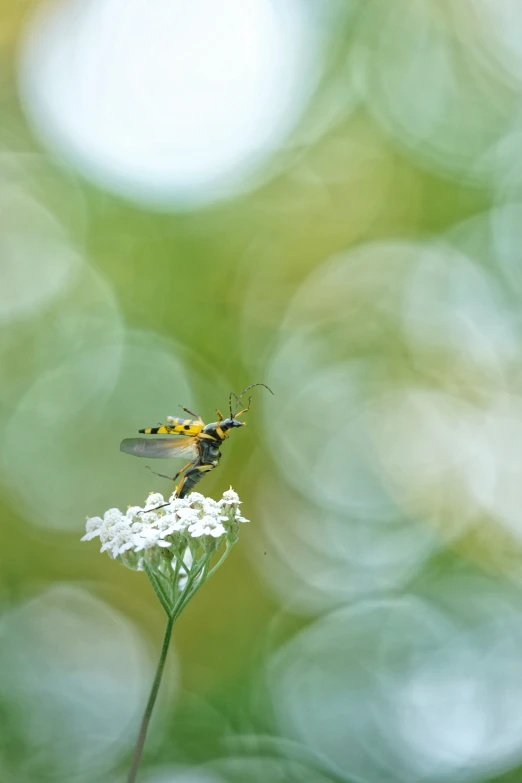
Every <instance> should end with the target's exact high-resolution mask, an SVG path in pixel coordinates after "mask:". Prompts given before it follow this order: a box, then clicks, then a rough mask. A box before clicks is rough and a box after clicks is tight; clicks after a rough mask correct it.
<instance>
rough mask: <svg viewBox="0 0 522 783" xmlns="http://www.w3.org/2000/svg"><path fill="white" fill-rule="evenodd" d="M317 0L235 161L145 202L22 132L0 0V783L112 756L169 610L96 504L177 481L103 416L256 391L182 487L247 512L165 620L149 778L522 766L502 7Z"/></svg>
mask: <svg viewBox="0 0 522 783" xmlns="http://www.w3.org/2000/svg"><path fill="white" fill-rule="evenodd" d="M502 2H503V0H500V3H502ZM506 3H507V0H506ZM80 5H81V4H80ZM308 5H309V4H308ZM308 5H307V4H306V3H303V4H302V6H303V8H308ZM326 5H327V6H328V9H329V10H328V14H326V12H325V16H326V17H328V19H327V20H326V21H324V20H323V22H322V23H324V30H323V40H322V42H321V47H320V55H319V54H317V55H316V56H317V57H319V56H320V69H319V71H320V78H318V81H317V85H316V87H315V88H314V90H313V93H312V95H311V96H310V99H309V101H308V102H307V104H306V108H305V109H304V110H303V112H302V113H301V115H300V117H299V120H298V121H297V122H296V123H295V124H294V126H293V128H292V129H291V131H290V132H289V133H288V134H287V135H286V137H285V138H284V139H282V140H281V141H280V142H279V144H278V146H277V148H276V149H273V150H271V151H270V154H267V155H266V157H265V158H264V159H263V160H262V162H261V163H260V164H258V169H257V170H256V172H255V177H254V178H253V179H252V180H250V179H248V178H247V180H246V182H245V184H244V186H243V187H240V188H238V189H237V191H236V192H234V193H232V194H229V195H228V196H227V197H226V198H222V197H219V198H216V200H213V199H212V198H211V196H209V199H208V203H205V204H202V205H199V206H198V205H193V204H186V205H183V204H182V205H181V206H180V205H179V204H177V205H167V206H163V207H162V208H161V209H158V208H156V206H154V205H147V203H145V201H146V199H145V200H142V201H141V202H140V200H139V199H135V198H133V197H132V196H131V195H128V194H125V193H124V192H123V191H121V192H119V193H118V192H117V191H118V188H117V187H116V186H113V183H112V182H111V181H110V177H108V178H107V185H106V187H103V186H102V184H101V183H100V181H98V182H96V181H95V177H94V176H93V177H91V176H90V174H89V172H88V171H87V173H86V172H85V170H84V168H82V166H77V167H76V166H75V165H74V161H72V160H71V158H70V157H68V154H67V151H66V144H65V143H64V152H63V154H60V150H59V149H58V147H59V143H60V142H56V144H55V146H54V147H53V142H49V139H46V137H45V134H42V133H40V131H39V130H38V128H37V127H36V126H35V124H34V121H33V120H32V119H31V118H30V113H29V115H28V112H27V108H26V106H25V105H24V102H23V101H22V100H21V98H20V82H19V68H20V65H19V63H20V57H21V54H20V52H21V48H22V47H23V45H25V44H23V41H24V40H25V39H24V36H25V31H26V28H27V25H28V24H29V22H28V19H30V18H31V17H30V14H31V13H33V12H34V11H35V9H37V8H38V3H35V2H29V3H24V4H20V3H15V2H12V1H11V0H4V3H3V7H2V18H3V25H2V28H3V29H2V33H1V36H0V57H1V66H2V69H1V71H2V77H1V82H0V102H1V117H2V122H1V124H0V230H1V233H2V236H1V237H0V249H1V257H0V274H1V277H2V281H1V288H2V290H1V291H0V324H1V336H0V376H1V382H0V444H1V448H2V482H1V484H0V511H1V520H2V522H1V527H0V531H1V532H0V535H1V541H0V563H1V567H0V584H1V596H2V613H3V619H2V622H1V624H0V636H1V638H0V664H1V665H0V781H2V783H11V781H12V782H13V783H14V782H15V781H16V783H40V782H41V783H44V782H45V783H51V781H53V783H54V781H63V782H64V783H65V781H67V782H68V783H75V782H76V781H78V783H82V782H83V781H94V780H96V781H98V780H99V781H103V782H104V783H105V781H107V783H112V781H120V780H123V779H124V777H125V771H126V769H127V767H128V764H129V759H130V754H131V751H132V744H133V741H134V739H135V735H136V732H137V727H138V722H139V717H140V713H141V710H142V708H143V705H144V702H145V699H146V694H147V691H148V688H149V684H150V680H151V677H152V673H153V666H154V662H155V659H156V656H157V654H158V651H159V646H160V643H161V635H162V631H163V616H162V609H161V606H160V605H159V604H158V602H157V600H156V598H155V596H154V594H153V592H152V590H151V588H150V585H149V584H148V583H147V580H146V578H145V575H144V574H142V573H135V572H131V571H129V570H126V569H125V568H123V567H121V566H120V565H118V564H116V563H114V562H113V561H112V560H111V559H110V558H109V557H108V556H107V555H106V554H100V553H99V552H98V547H97V546H96V544H95V542H90V543H80V538H81V536H82V535H83V533H84V522H85V518H86V517H87V516H94V515H103V513H104V511H106V510H107V509H109V508H111V507H119V508H123V509H124V508H126V507H127V506H129V505H141V504H142V503H143V502H144V501H145V499H146V497H147V495H148V493H149V492H152V491H154V492H163V493H164V494H165V495H166V494H167V493H168V492H169V491H170V489H171V487H170V485H168V484H167V482H165V481H164V480H163V479H161V478H158V477H156V476H153V475H151V474H150V473H149V472H148V471H147V470H146V469H145V467H144V461H141V460H135V459H132V458H131V457H129V456H128V455H125V454H121V453H120V452H119V443H120V441H121V440H122V439H123V438H126V437H132V436H133V435H134V434H136V433H137V431H138V430H139V429H140V428H143V427H154V426H156V425H157V423H158V422H161V421H163V420H164V419H165V417H166V416H167V415H172V416H176V415H177V414H178V412H179V408H178V404H182V405H185V406H187V407H189V408H190V409H191V410H194V411H196V412H197V413H201V415H202V417H203V419H204V420H205V421H207V422H208V421H213V420H214V416H215V409H216V408H220V409H221V410H222V411H223V412H224V411H225V410H226V408H227V404H228V395H229V393H230V392H231V391H234V392H236V393H239V392H240V391H241V390H242V389H243V388H244V387H246V386H247V385H249V384H250V383H254V382H263V383H267V384H268V385H269V386H270V387H271V388H272V389H273V390H274V394H275V396H274V397H271V396H270V395H269V394H268V393H267V392H265V390H263V389H255V390H253V402H252V407H251V410H250V411H249V413H248V427H247V428H245V429H244V430H241V431H238V432H234V433H232V436H231V438H230V441H229V442H228V443H226V444H225V446H224V448H223V457H222V460H221V464H220V466H219V469H218V470H216V471H214V472H213V473H212V474H211V475H209V476H208V477H206V478H205V479H204V481H203V482H202V483H201V485H200V487H198V489H201V492H203V493H205V494H208V495H210V496H211V497H215V498H218V497H220V496H221V493H222V492H223V491H224V490H225V489H227V488H228V487H229V486H230V485H232V486H233V488H234V489H235V490H236V491H237V492H238V493H239V495H240V497H241V500H242V502H243V506H242V511H243V513H244V514H245V516H246V517H248V518H249V519H250V520H251V522H250V524H249V525H248V526H244V527H243V528H242V530H241V539H240V542H239V544H238V545H237V546H236V547H235V549H234V551H233V553H232V555H231V557H230V558H229V560H228V561H227V563H226V566H224V567H223V568H222V569H221V570H220V571H219V572H218V574H217V575H216V576H215V577H214V578H213V579H212V581H211V582H209V584H208V585H207V586H206V587H205V589H204V590H202V591H201V592H200V593H199V594H198V596H197V598H195V600H194V601H193V603H192V604H191V605H190V606H189V608H188V610H187V611H186V612H185V613H184V614H183V616H182V617H181V619H180V621H179V623H178V625H177V627H176V629H175V633H174V645H173V650H172V652H171V657H170V662H169V669H168V672H167V681H166V683H165V686H164V688H163V690H162V697H161V700H160V701H161V703H160V704H159V705H158V710H157V713H156V716H155V721H154V722H153V725H152V731H151V734H150V737H149V741H148V743H147V746H146V751H145V755H144V762H143V770H142V779H143V781H149V783H169V782H170V781H172V782H173V781H180V782H181V781H183V782H184V781H193V782H194V783H196V781H197V783H199V782H200V781H201V783H221V782H223V783H228V782H229V781H230V783H247V782H248V783H249V781H254V783H256V781H259V782H260V783H261V781H263V783H278V782H279V781H280V782H281V783H286V782H287V781H296V782H297V781H310V783H316V781H317V782H318V783H322V781H330V782H331V783H332V782H333V781H335V782H337V781H339V783H340V782H341V781H349V782H350V783H352V782H353V783H355V781H357V782H358V783H359V782H362V781H364V783H381V782H382V783H385V782H386V783H388V782H389V783H410V782H411V783H418V782H419V781H421V780H427V781H430V782H431V781H437V782H438V781H448V783H457V782H458V781H479V780H480V781H498V783H500V781H502V783H508V782H509V783H511V782H513V783H515V781H518V780H519V779H520V776H521V775H522V772H521V769H522V767H521V766H520V764H522V717H521V715H522V713H521V712H520V698H519V697H520V696H522V656H521V655H520V651H521V649H522V647H521V645H520V642H522V592H521V576H522V569H521V566H520V563H521V556H522V535H521V531H522V523H521V520H520V504H519V500H521V499H522V498H520V468H521V467H522V464H521V463H522V458H521V449H520V443H521V442H522V441H521V436H522V396H521V395H522V387H521V378H522V375H521V372H520V356H521V355H522V353H521V351H520V348H521V347H522V332H521V319H520V312H521V305H522V285H521V282H522V274H521V272H520V270H521V268H522V267H521V263H522V260H521V255H520V246H521V245H520V239H521V238H522V236H521V229H520V225H522V221H521V220H520V218H521V217H522V207H521V203H522V202H521V201H520V199H521V189H522V169H521V168H520V139H521V138H522V135H521V127H520V117H521V116H522V113H521V109H522V103H521V96H522V66H521V63H522V54H521V52H522V48H521V44H520V38H518V39H517V38H516V36H514V33H513V32H512V31H511V25H514V26H515V27H516V29H520V27H519V25H521V24H522V13H521V12H520V11H518V10H517V7H516V5H515V4H511V5H510V4H509V3H507V5H510V7H511V8H512V13H513V19H511V18H510V17H509V15H508V14H507V12H506V14H500V15H499V16H498V17H495V14H493V15H492V11H491V8H490V7H489V6H490V5H491V4H488V3H485V2H482V3H481V2H478V0H477V2H474V1H473V0H465V1H462V2H461V0H452V2H449V3H446V4H439V3H437V2H436V1H435V0H426V2H425V3H423V4H422V3H415V2H412V1H411V0H393V1H392V0H387V2H386V1H385V0H371V1H370V2H361V3H357V2H350V3H346V4H342V3H335V2H331V3H330V2H329V3H328V4H326ZM326 5H325V9H326ZM78 7H79V6H78ZM141 12H143V13H148V12H149V11H148V8H147V9H146V10H145V11H144V10H143V9H141ZM150 13H152V11H150ZM488 14H489V15H488ZM316 24H317V22H316ZM517 25H518V27H517ZM115 56H116V55H115ZM100 89H101V87H100ZM152 467H153V468H154V469H157V470H159V471H160V472H164V469H165V470H166V471H167V472H169V471H171V472H172V474H174V472H175V471H176V470H177V469H178V468H179V467H180V465H178V463H156V464H155V465H152Z"/></svg>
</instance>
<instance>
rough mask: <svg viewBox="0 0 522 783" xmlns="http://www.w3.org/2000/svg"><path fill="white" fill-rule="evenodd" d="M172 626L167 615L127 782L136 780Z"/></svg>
mask: <svg viewBox="0 0 522 783" xmlns="http://www.w3.org/2000/svg"><path fill="white" fill-rule="evenodd" d="M173 627H174V618H173V617H169V618H168V619H167V626H166V628H165V635H164V636H163V645H162V648H161V655H160V659H159V662H158V668H157V669H156V676H155V677H154V682H153V683H152V688H151V691H150V695H149V700H148V702H147V706H146V707H145V712H144V714H143V719H142V721H141V728H140V733H139V735H138V741H137V742H136V748H135V750H134V758H133V760H132V767H131V769H130V772H129V777H128V778H127V783H134V781H135V780H136V775H137V774H138V767H139V765H140V761H141V754H142V753H143V746H144V745H145V737H146V736H147V729H148V728H149V722H150V716H151V715H152V710H153V709H154V704H155V702H156V697H157V695H158V690H159V686H160V683H161V678H162V676H163V669H164V668H165V661H166V659H167V652H168V649H169V644H170V637H171V636H172V628H173Z"/></svg>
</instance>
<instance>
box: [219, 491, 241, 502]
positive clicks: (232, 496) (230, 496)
mask: <svg viewBox="0 0 522 783" xmlns="http://www.w3.org/2000/svg"><path fill="white" fill-rule="evenodd" d="M219 502H220V503H221V504H222V505H223V506H224V505H230V504H237V505H239V503H241V501H240V499H239V495H238V494H237V492H234V490H233V489H232V487H230V489H227V491H226V492H223V497H222V498H221V500H220V501H219Z"/></svg>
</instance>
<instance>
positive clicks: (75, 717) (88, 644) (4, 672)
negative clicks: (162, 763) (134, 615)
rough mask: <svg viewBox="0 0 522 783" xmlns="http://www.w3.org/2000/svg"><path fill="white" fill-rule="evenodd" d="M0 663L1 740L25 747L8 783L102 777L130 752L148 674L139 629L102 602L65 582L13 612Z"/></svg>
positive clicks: (4, 620)
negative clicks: (42, 775) (44, 775)
mask: <svg viewBox="0 0 522 783" xmlns="http://www.w3.org/2000/svg"><path fill="white" fill-rule="evenodd" d="M0 661H1V666H0V697H1V699H2V704H3V708H4V714H3V716H4V719H5V724H4V726H3V730H2V731H3V735H4V738H5V737H6V734H7V732H8V731H14V732H15V735H16V732H17V731H18V735H16V737H13V738H12V741H18V742H23V744H24V747H25V753H24V754H22V755H21V756H20V758H19V760H18V761H17V762H16V764H17V765H18V764H20V765H21V768H20V767H18V766H17V768H16V769H13V775H14V776H13V778H10V777H9V779H13V780H14V779H15V777H16V779H17V780H22V779H23V780H26V779H34V777H36V776H37V775H38V771H39V770H40V771H43V772H47V774H50V775H52V779H53V780H55V781H57V783H65V781H75V782H77V783H80V782H83V781H85V783H87V781H92V780H101V779H102V778H103V779H105V774H107V773H108V772H109V771H110V770H112V768H113V765H114V764H115V763H116V762H117V761H119V759H120V758H122V757H123V755H124V754H126V753H129V752H130V750H131V748H132V742H133V739H134V735H135V732H136V731H137V725H138V721H139V718H140V713H141V709H142V706H143V699H144V698H146V693H147V689H148V686H149V678H150V677H151V676H152V667H151V665H150V662H149V659H148V657H147V654H146V650H145V647H144V644H143V641H142V639H141V638H140V636H139V634H138V633H137V631H136V629H135V628H134V627H133V625H132V624H131V623H130V622H129V621H128V620H126V619H125V618H124V617H123V616H122V615H120V614H119V613H118V612H116V611H115V610H114V609H112V608H111V607H110V606H109V605H108V604H106V603H105V602H104V601H101V600H100V599H97V598H95V597H93V596H92V595H91V594H90V593H89V592H87V591H86V590H84V589H82V588H80V587H77V586H75V585H71V584H61V585H55V586H53V587H50V588H48V589H47V590H45V591H44V592H42V593H41V594H40V595H38V596H36V597H34V598H31V599H29V600H27V601H25V602H23V603H21V604H19V605H17V606H14V607H12V608H10V609H7V610H6V611H4V613H3V615H2V617H1V622H0ZM10 708H12V710H13V711H14V712H10ZM19 711H21V714H22V715H23V720H22V721H17V720H16V715H17V714H18V713H19ZM8 716H9V718H10V720H9V721H8V720H7V717H8ZM8 727H9V728H8ZM15 727H17V728H15ZM94 749H95V752H94ZM12 763H13V761H12V758H11V760H9V759H8V758H6V759H5V760H4V764H5V765H6V766H4V772H5V773H6V774H7V769H8V768H9V767H8V765H10V764H12ZM6 779H7V777H6Z"/></svg>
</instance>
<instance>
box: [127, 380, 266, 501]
mask: <svg viewBox="0 0 522 783" xmlns="http://www.w3.org/2000/svg"><path fill="white" fill-rule="evenodd" d="M254 386H264V388H265V389H268V391H269V392H270V393H271V394H273V393H274V392H273V391H272V389H269V388H268V386H267V385H266V384H264V383H252V384H251V385H250V386H247V388H246V389H244V390H243V391H242V392H241V394H240V395H239V396H238V395H237V394H234V392H230V395H229V398H228V407H229V409H230V418H228V419H224V418H223V414H222V413H221V412H220V411H219V410H216V413H217V415H218V420H217V421H215V422H213V423H212V424H205V423H204V421H203V419H202V418H201V416H198V415H197V414H196V413H192V411H189V410H188V408H185V407H183V405H180V408H181V409H182V410H184V411H185V413H189V414H190V415H191V416H194V417H195V418H194V419H178V418H174V417H173V416H167V423H166V424H161V425H160V426H159V427H149V428H148V429H144V430H139V432H142V433H143V434H145V435H175V436H176V437H173V438H126V439H125V440H122V442H121V444H120V451H124V452H125V453H126V454H133V455H134V456H135V457H150V458H151V459H170V458H172V457H188V458H189V462H188V463H187V464H186V465H185V467H183V468H181V470H178V472H177V473H176V475H175V476H172V477H170V476H164V475H163V474H162V473H156V475H157V476H161V477H162V478H166V479H169V481H176V479H177V478H179V476H181V475H182V474H184V475H183V478H182V479H181V481H180V483H179V486H177V487H176V490H175V491H176V494H177V496H178V497H180V498H183V497H185V495H188V493H189V492H191V490H192V489H193V488H194V487H195V485H196V484H197V483H198V481H201V479H202V478H203V476H204V475H205V473H208V471H209V470H214V468H217V466H218V465H219V460H220V459H221V452H220V450H219V447H220V446H221V444H222V443H223V441H225V440H226V439H227V438H228V436H229V435H230V432H231V431H232V430H233V429H234V427H244V426H245V424H246V422H244V421H238V418H239V417H240V416H242V415H243V413H246V412H247V411H248V410H249V409H250V404H251V402H252V397H249V398H248V405H247V407H246V408H243V410H241V411H238V408H239V406H240V405H241V400H242V398H243V396H244V395H245V394H246V392H247V391H249V390H250V389H252V388H253V387H254ZM232 397H235V399H236V407H235V409H234V411H232ZM153 472H154V471H153Z"/></svg>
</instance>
